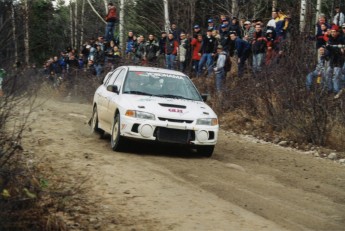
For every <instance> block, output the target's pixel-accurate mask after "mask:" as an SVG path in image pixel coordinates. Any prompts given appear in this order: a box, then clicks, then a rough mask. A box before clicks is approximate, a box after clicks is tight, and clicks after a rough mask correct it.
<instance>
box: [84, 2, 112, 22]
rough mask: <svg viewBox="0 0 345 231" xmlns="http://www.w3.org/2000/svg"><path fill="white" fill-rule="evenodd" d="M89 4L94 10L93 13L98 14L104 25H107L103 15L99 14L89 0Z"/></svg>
mask: <svg viewBox="0 0 345 231" xmlns="http://www.w3.org/2000/svg"><path fill="white" fill-rule="evenodd" d="M87 2H88V3H89V5H90V7H91V8H92V10H93V12H95V14H96V15H97V16H98V17H99V18H100V19H101V20H102V21H103V22H104V23H107V22H106V21H105V20H104V18H103V17H102V16H101V15H99V13H98V12H97V10H96V9H95V7H94V6H93V5H92V3H91V1H90V0H87ZM106 12H108V9H107V11H106Z"/></svg>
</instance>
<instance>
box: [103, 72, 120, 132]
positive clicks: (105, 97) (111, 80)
mask: <svg viewBox="0 0 345 231" xmlns="http://www.w3.org/2000/svg"><path fill="white" fill-rule="evenodd" d="M121 70H122V69H117V70H115V71H114V72H113V73H112V74H111V75H110V76H109V77H108V80H106V81H105V82H104V84H103V86H102V87H101V88H100V92H99V105H98V120H99V122H100V123H101V126H102V128H103V129H105V128H108V124H107V123H108V120H107V118H106V114H107V110H108V109H107V107H108V98H109V97H110V96H111V95H112V94H114V93H112V92H110V91H108V90H107V87H108V86H109V85H113V84H114V82H115V79H116V77H117V75H118V74H119V73H120V71H121ZM106 130H107V129H106Z"/></svg>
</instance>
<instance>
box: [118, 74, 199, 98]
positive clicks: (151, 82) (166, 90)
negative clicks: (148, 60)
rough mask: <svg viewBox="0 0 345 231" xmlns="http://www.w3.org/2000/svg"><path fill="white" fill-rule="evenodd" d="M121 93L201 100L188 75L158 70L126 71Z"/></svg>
mask: <svg viewBox="0 0 345 231" xmlns="http://www.w3.org/2000/svg"><path fill="white" fill-rule="evenodd" d="M123 93H124V94H137V95H150V96H157V97H167V98H177V99H187V100H196V101H202V98H201V96H200V94H199V92H198V91H197V89H196V87H195V86H194V84H193V82H192V81H191V80H190V79H189V78H188V76H183V75H175V74H167V73H159V72H143V71H130V72H128V74H127V77H126V80H125V83H124V88H123Z"/></svg>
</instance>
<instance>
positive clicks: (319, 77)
mask: <svg viewBox="0 0 345 231" xmlns="http://www.w3.org/2000/svg"><path fill="white" fill-rule="evenodd" d="M318 51H319V60H318V63H317V65H316V67H315V70H313V71H312V72H310V73H309V74H308V75H307V78H306V88H307V90H308V91H311V89H312V87H313V86H315V85H314V84H315V83H317V84H321V83H322V84H325V83H324V82H325V78H326V66H328V65H327V63H328V61H329V60H328V56H327V54H326V49H325V48H324V47H320V48H319V50H318Z"/></svg>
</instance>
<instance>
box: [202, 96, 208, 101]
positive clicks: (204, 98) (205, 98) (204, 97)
mask: <svg viewBox="0 0 345 231" xmlns="http://www.w3.org/2000/svg"><path fill="white" fill-rule="evenodd" d="M201 98H202V101H204V102H206V101H207V99H208V94H201Z"/></svg>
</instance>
